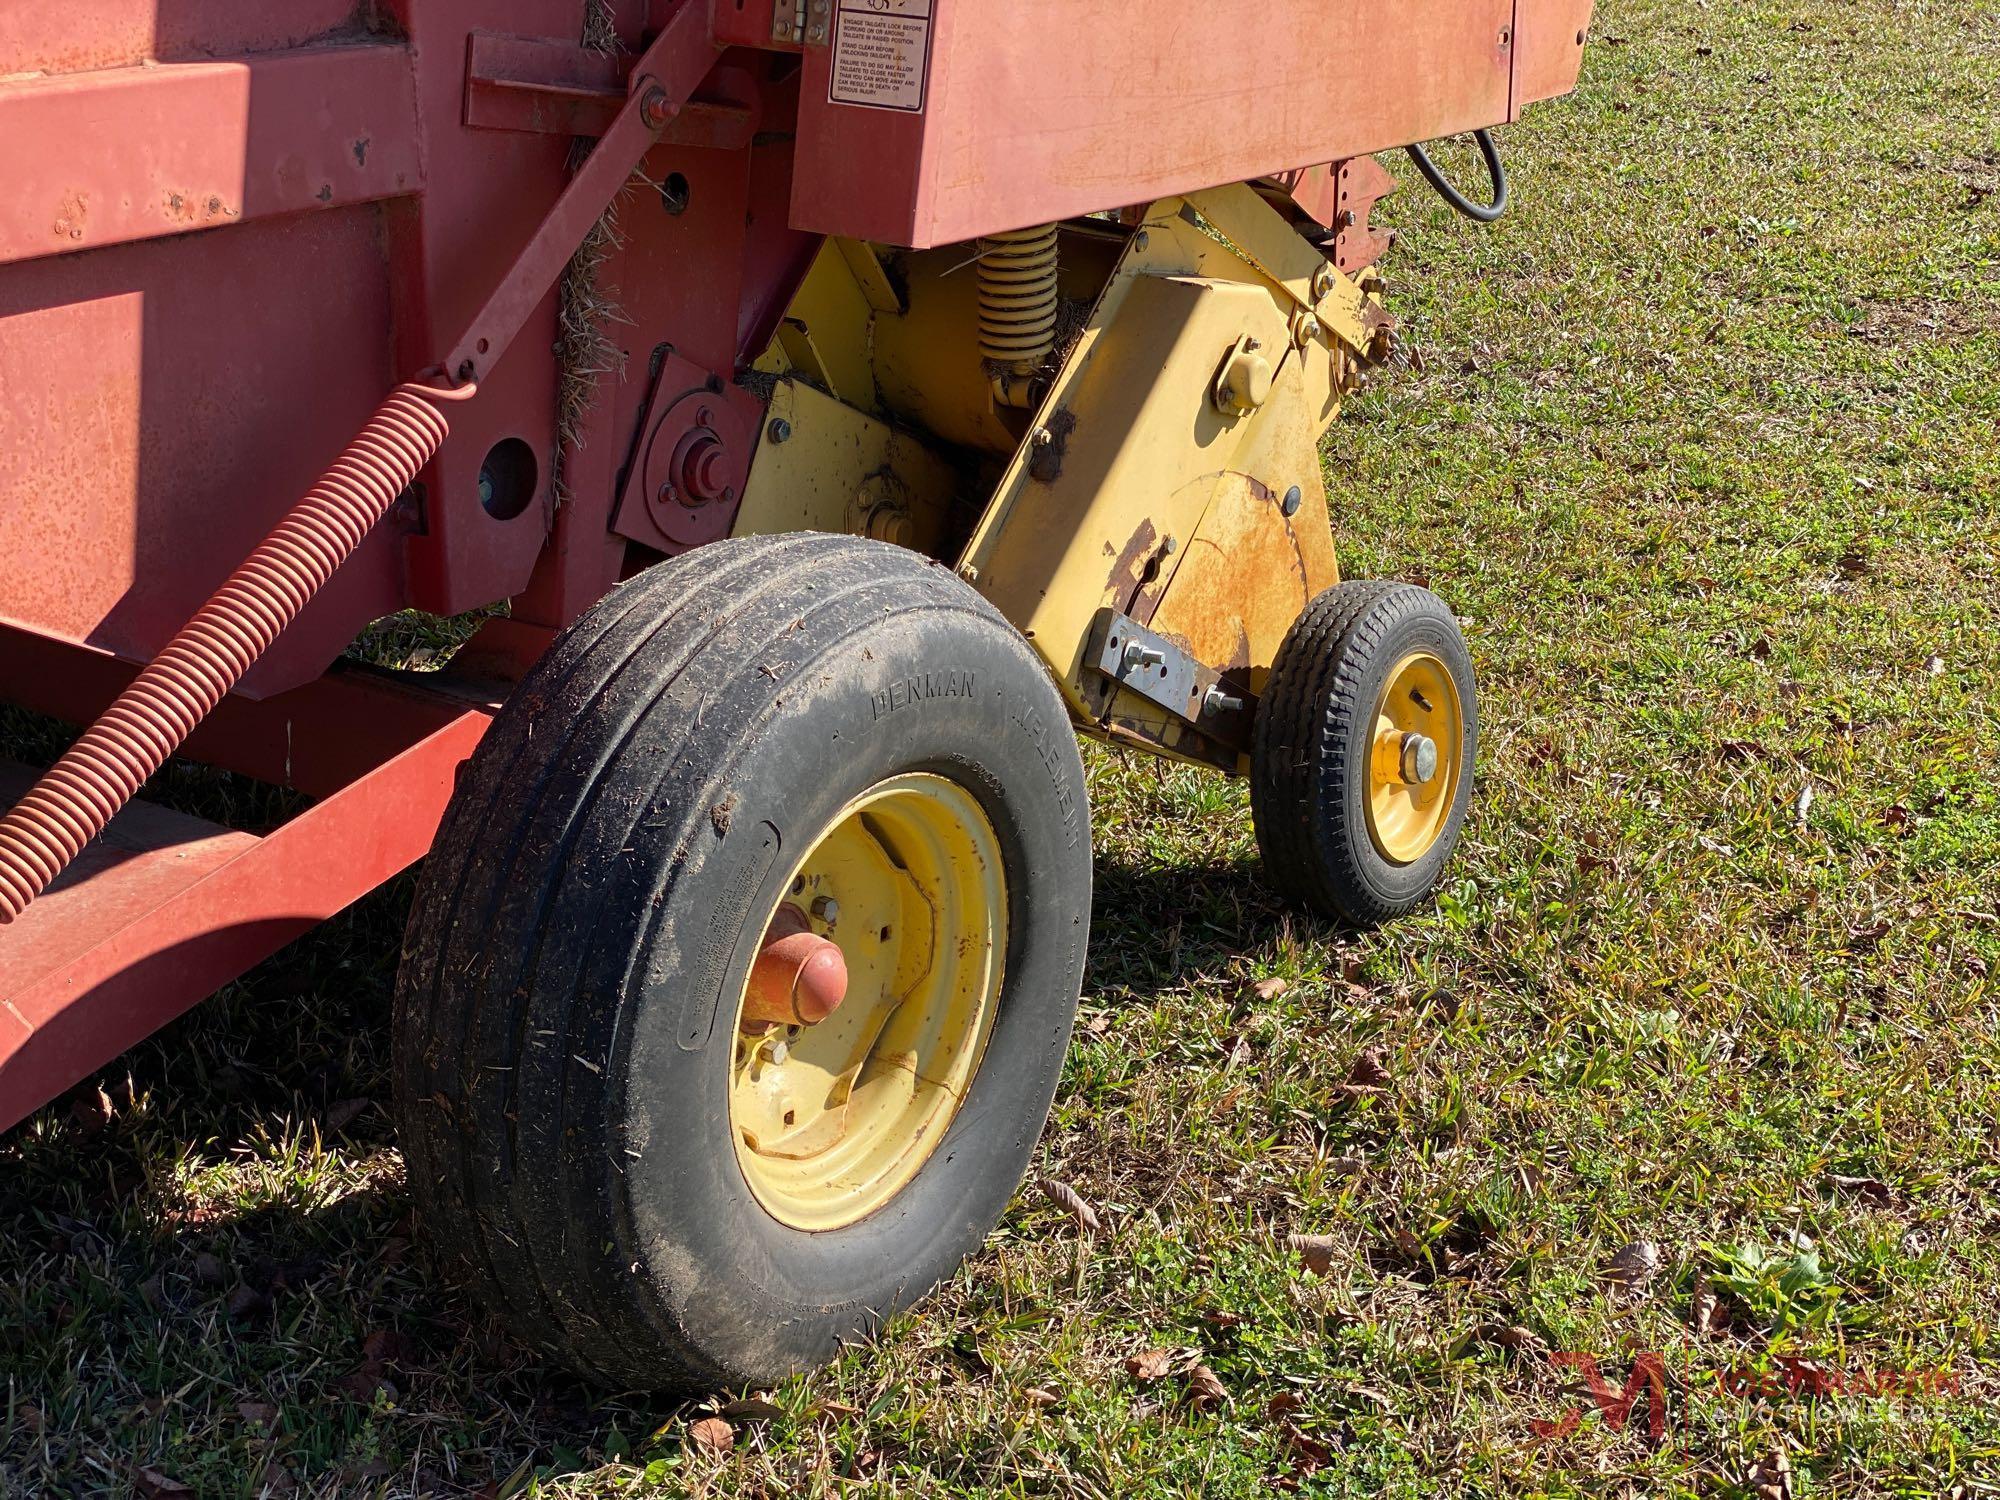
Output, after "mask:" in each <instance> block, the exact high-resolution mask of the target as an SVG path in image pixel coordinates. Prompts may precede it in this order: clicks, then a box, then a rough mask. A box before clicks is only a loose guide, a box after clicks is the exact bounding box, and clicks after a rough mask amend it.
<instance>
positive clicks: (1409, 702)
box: [1368, 651, 1465, 865]
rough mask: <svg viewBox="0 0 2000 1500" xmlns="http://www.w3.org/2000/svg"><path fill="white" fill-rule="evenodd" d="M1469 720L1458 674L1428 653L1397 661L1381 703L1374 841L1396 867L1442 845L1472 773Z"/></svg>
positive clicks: (1372, 745) (1372, 759) (1373, 765)
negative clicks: (1468, 770)
mask: <svg viewBox="0 0 2000 1500" xmlns="http://www.w3.org/2000/svg"><path fill="white" fill-rule="evenodd" d="M1464 755H1465V720H1464V716H1463V710H1462V709H1461V708H1460V706H1459V701H1458V684H1457V683H1455V682H1453V681H1452V676H1451V669H1450V668H1449V667H1447V666H1446V665H1445V664H1444V662H1443V661H1442V660H1441V659H1440V658H1438V657H1436V656H1434V655H1432V654H1431V653H1430V652H1428V651H1412V652H1411V653H1410V654H1409V655H1407V656H1405V657H1404V658H1403V659H1402V660H1401V661H1399V662H1397V663H1396V665H1395V667H1394V668H1393V669H1392V670H1391V671H1390V673H1389V677H1388V680H1387V681H1386V682H1385V683H1384V684H1383V687H1382V694H1381V696H1380V697H1379V698H1378V699H1376V702H1375V716H1374V733H1373V738H1372V739H1371V740H1370V742H1369V747H1368V836H1369V838H1370V839H1371V840H1373V841H1374V844H1375V847H1376V849H1377V850H1378V851H1379V852H1380V853H1381V855H1382V857H1383V858H1384V859H1386V860H1389V861H1391V862H1392V863H1394V864H1399V865H1407V864H1413V863H1415V862H1416V861H1417V860H1420V859H1422V858H1423V857H1424V855H1426V854H1428V853H1429V852H1430V849H1431V846H1432V845H1434V844H1435V843H1437V841H1438V835H1439V834H1441V833H1442V832H1443V831H1444V825H1445V819H1446V818H1447V817H1448V816H1449V815H1450V812H1451V806H1452V803H1453V801H1455V800H1456V798H1457V796H1458V783H1459V778H1460V777H1461V776H1463V775H1464V765H1463V761H1464Z"/></svg>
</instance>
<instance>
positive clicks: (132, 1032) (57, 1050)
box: [0, 713, 488, 1130]
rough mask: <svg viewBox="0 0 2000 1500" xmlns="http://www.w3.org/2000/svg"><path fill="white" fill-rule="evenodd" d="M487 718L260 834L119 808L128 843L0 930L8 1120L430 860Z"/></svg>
mask: <svg viewBox="0 0 2000 1500" xmlns="http://www.w3.org/2000/svg"><path fill="white" fill-rule="evenodd" d="M487 722H488V721H487V717H486V715H484V714H483V713H468V714H465V715H464V716H462V717H460V718H458V719H456V720H454V721H453V722H452V723H450V724H448V725H447V726H446V727H444V728H443V729H440V730H438V731H437V732H436V733H434V734H432V735H431V736H429V737H428V738H426V739H425V740H423V741H422V742H420V743H419V744H417V745H415V746H413V747H411V748H410V749H409V750H407V751H405V752H404V753H403V754H401V755H399V756H397V757H396V758H395V759H393V760H391V761H390V762H388V764H386V765H384V766H382V767H381V768H380V769H379V770H377V771H375V772H373V773H371V774H370V775H368V776H366V777H364V778H363V779H362V780H360V781H358V782H356V783H355V784H354V785H353V786H351V787H349V788H347V789H346V790H345V791H342V792H339V793H337V794H336V795H334V796H332V797H330V798H328V799H327V800H326V801H324V802H321V803H319V804H318V805H316V806H314V807H312V808H310V809H308V810H307V811H306V812H303V813H301V814H300V815H299V816H298V817H296V818H294V819H292V821H291V822H289V823H287V824H285V825H284V827H282V828H280V829H278V830H277V831H276V832H275V833H272V834H270V835H268V836H266V837H264V838H261V839H257V838H246V836H244V835H240V834H233V833H230V832H228V831H227V830H223V829H218V828H217V827H216V826H215V825H213V824H203V823H200V822H199V821H198V820H193V819H180V820H176V819H173V818H172V817H171V815H166V816H165V817H164V818H163V817H162V815H161V814H160V810H159V809H156V808H143V807H142V808H134V809H131V810H129V811H128V812H127V813H126V814H123V815H121V817H120V818H119V819H118V820H116V821H114V823H113V824H112V827H113V829H114V830H120V832H119V833H118V835H117V837H118V840H119V843H120V844H122V845H123V846H124V847H117V846H112V847H108V848H107V847H105V846H103V845H100V846H97V847H96V849H95V851H94V852H93V853H92V854H91V855H90V856H88V857H87V859H86V860H83V861H79V862H78V863H77V864H76V865H73V866H72V867H71V868H70V870H69V871H68V872H67V873H66V874H65V875H64V876H63V878H62V879H61V880H60V881H58V883H57V884H56V885H55V886H54V887H52V888H51V890H50V891H49V892H48V893H47V894H45V895H44V896H43V897H42V898H41V899H40V900H39V901H37V902H35V903H34V904H33V905H32V906H30V907H29V908H28V909H27V911H26V912H24V913H23V914H22V915H21V917H20V918H18V919H17V920H16V921H15V922H14V923H13V924H11V925H10V926H8V927H7V928H5V929H0V1130H4V1129H6V1128H7V1127H9V1126H11V1125H13V1124H15V1123H16V1122H17V1121H19V1120H20V1119H21V1118H22V1117H23V1116H24V1115H26V1114H28V1113H29V1112H30V1111H32V1110H34V1109H36V1108H38V1107H39V1106H41V1105H42V1104H45V1103H47V1102H48V1101H49V1100H50V1099H52V1098H54V1097H55V1096H56V1095H58V1094H60V1093H61V1092H62V1091H63V1090H64V1089H66V1088H68V1087H69V1086H70V1085H71V1084H73V1083H76V1082H77V1081H78V1080H80V1079H82V1078H85V1077H88V1076H89V1074H90V1073H91V1072H92V1070H94V1069H96V1068H99V1067H102V1066H103V1065H104V1064H105V1063H107V1062H109V1061H110V1060H111V1059H112V1058H114V1057H116V1056H117V1055H118V1054H119V1053H120V1052H123V1051H124V1050H125V1049H126V1048H127V1047H129V1046H131V1045H132V1044H133V1043H134V1042H137V1041H139V1040H140V1039H142V1038H143V1037H146V1036H148V1035H150V1034H151V1033H152V1032H154V1031H156V1030H158V1029H159V1028H160V1027H161V1026H163V1025H165V1024H166V1023H167V1022H168V1021H170V1020H172V1019H173V1018H174V1017H175V1016H178V1015H179V1014H180V1013H181V1012H182V1011H184V1010H186V1009H187V1008H188V1007H189V1006H191V1005H193V1004H195V1003H196V1002H197V1001H199V1000H201V999H202V998H204V997H205V996H207V995H209V994H211V993H212V992H214V991H215V990H216V989H217V988H219V987H220V986H222V985H224V984H227V983H228V982H229V981H230V980H232V979H234V978H235V977H236V976H237V975H239V974H241V973H242V972H243V971H244V970H245V969H247V968H249V967H250V966H251V965H252V964H254V963H256V962H258V961H259V960H260V959H263V958H265V957H267V956H269V955H270V954H272V953H275V952H276V951H277V950H278V949H279V948H281V947H282V946H284V944H286V943H288V942H290V941H291V940H292V939H293V938H295V937H298V936H299V935H300V934H302V933H305V932H308V931H310V930H311V929H312V928H313V927H314V926H316V925H317V924H318V923H320V922H323V921H324V920H326V918H328V917H330V916H332V915H334V914H335V913H336V912H338V911H340V910H342V909H343V908H344V907H346V906H348V905H349V904H351V903H352V902H354V901H355V900H357V899H359V898H360V897H361V896H363V895H365V894H366V893H367V892H368V891H370V890H372V889H374V887H375V886H377V885H379V884H380V883H381V882H382V881H384V880H387V879H388V878H389V877H390V876H392V875H394V874H396V873H397V872H398V871H401V870H403V869H406V868H407V867H408V866H409V865H411V864H413V863H414V862H415V861H417V860H418V859H421V858H422V857H423V855H424V854H425V853H426V852H427V851H428V849H429V847H430V842H431V839H432V837H433V836H434V835H435V833H436V831H437V825H438V823H439V821H440V820H441V819H442V818H443V816H444V808H445V803H446V801H447V800H448V799H449V797H450V795H451V789H452V784H453V780H454V777H455V773H456V771H457V768H458V765H459V763H460V762H461V761H462V760H464V759H465V757H466V756H468V755H470V754H471V753H472V750H473V747H474V746H475V745H476V744H478V742H479V737H480V735H481V734H482V733H484V732H485V728H486V724H487ZM135 813H136V814H138V818H137V820H136V823H135V822H134V821H128V820H131V819H132V818H133V814H135ZM121 825H123V827H122V829H121Z"/></svg>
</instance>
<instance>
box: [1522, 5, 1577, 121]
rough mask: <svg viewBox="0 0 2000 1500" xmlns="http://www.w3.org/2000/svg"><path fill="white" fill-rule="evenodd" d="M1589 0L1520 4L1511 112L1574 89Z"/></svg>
mask: <svg viewBox="0 0 2000 1500" xmlns="http://www.w3.org/2000/svg"><path fill="white" fill-rule="evenodd" d="M1591 8H1592V0H1535V3H1534V4H1532V5H1531V4H1526V3H1523V4H1522V5H1521V14H1520V21H1519V23H1518V30H1519V33H1520V35H1519V38H1518V40H1517V41H1516V44H1515V46H1516V58H1515V66H1514V100H1515V105H1514V109H1515V113H1516V114H1519V113H1520V111H1521V110H1522V109H1523V108H1525V107H1526V106H1527V105H1530V104H1533V103H1534V102H1535V101H1536V100H1538V99H1553V98H1555V97H1556V96H1557V95H1559V94H1567V93H1568V92H1569V91H1570V90H1571V89H1573V88H1575V87H1576V75H1577V69H1578V67H1579V65H1580V64H1581V63H1582V61H1583V44H1584V40H1585V37H1586V35H1587V33H1588V32H1589V30H1590V16H1591Z"/></svg>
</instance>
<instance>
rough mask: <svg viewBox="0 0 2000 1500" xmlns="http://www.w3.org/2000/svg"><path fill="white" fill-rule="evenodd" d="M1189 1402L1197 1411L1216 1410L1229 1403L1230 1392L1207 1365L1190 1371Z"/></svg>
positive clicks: (1197, 1366)
mask: <svg viewBox="0 0 2000 1500" xmlns="http://www.w3.org/2000/svg"><path fill="white" fill-rule="evenodd" d="M1187 1379H1188V1402H1189V1404H1190V1405H1192V1406H1193V1407H1194V1408H1195V1409H1196V1410H1197V1411H1214V1410H1215V1409H1216V1408H1217V1407H1218V1406H1227V1405H1228V1404H1229V1392H1228V1390H1227V1389H1226V1388H1225V1387H1224V1386H1223V1384H1222V1382H1221V1381H1220V1380H1219V1379H1217V1378H1216V1374H1215V1371H1213V1370H1211V1369H1210V1368H1209V1367H1208V1366H1207V1365H1196V1366H1195V1367H1194V1368H1193V1369H1192V1370H1189V1371H1188V1377H1187Z"/></svg>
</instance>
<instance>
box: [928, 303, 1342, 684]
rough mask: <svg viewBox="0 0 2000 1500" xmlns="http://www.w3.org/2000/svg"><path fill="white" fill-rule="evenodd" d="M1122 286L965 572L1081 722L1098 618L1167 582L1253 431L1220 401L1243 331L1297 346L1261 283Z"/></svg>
mask: <svg viewBox="0 0 2000 1500" xmlns="http://www.w3.org/2000/svg"><path fill="white" fill-rule="evenodd" d="M1117 290H1118V295H1117V297H1116V298H1115V299H1111V298H1110V297H1109V295H1108V294H1107V300H1108V301H1113V300H1115V306H1114V307H1113V308H1112V310H1111V315H1110V316H1109V317H1108V319H1107V320H1106V321H1105V322H1104V323H1103V324H1102V326H1096V327H1093V328H1090V329H1086V330H1085V333H1084V336H1083V338H1082V339H1081V340H1080V341H1079V343H1078V345H1077V348H1076V351H1075V353H1074V354H1073V355H1072V356H1071V359H1070V362H1069V364H1068V365H1067V366H1065V368H1064V370H1063V372H1062V375H1061V376H1060V377H1059V379H1058V384H1057V387H1056V389H1055V391H1054V392H1052V393H1051V396H1050V399H1049V401H1048V402H1047V403H1046V404H1045V405H1044V406H1043V408H1042V410H1041V411H1040V412H1039V413H1038V414H1037V417H1036V421H1037V423H1038V431H1037V433H1036V434H1035V435H1034V436H1031V437H1030V439H1029V440H1028V441H1027V442H1026V443H1025V444H1023V446H1022V449H1021V451H1020V452H1019V453H1018V454H1017V455H1016V457H1015V461H1014V463H1013V464H1012V465H1011V466H1010V467H1009V469H1008V471H1007V474H1006V475H1005V477H1004V478H1003V479H1002V481H1001V485H1000V488H999V490H998V492H997V493H996V494H995V496H994V499H993V502H992V504H991V505H990V506H989V507H988V510H987V514H986V516H985V518H984V519H983V520H982V522H981V524H980V528H979V530H978V532H977V533H976V534H975V535H974V537H973V539H972V542H971V544H970V545H969V547H968V548H967V550H966V554H965V557H964V559H963V561H962V564H961V571H962V572H963V573H964V575H965V576H967V577H969V578H971V579H972V581H973V582H974V583H975V584H976V586H977V587H978V588H979V590H980V591H981V592H982V593H983V594H985V595H986V597H987V598H988V599H990V600H992V601H993V603H994V604H995V605H996V606H998V607H999V609H1000V611H1001V612H1002V613H1003V614H1005V615H1006V616H1007V618H1008V619H1010V620H1012V621H1013V622H1014V623H1015V624H1016V625H1018V626H1019V627H1020V628H1021V629H1022V630H1023V632H1025V633H1026V634H1027V636H1028V638H1029V639H1030V640H1031V641H1032V642H1033V643H1034V645H1035V647H1036V649H1037V650H1039V651H1040V652H1041V654H1042V655H1043V656H1044V658H1046V659H1047V661H1048V663H1049V665H1050V666H1051V667H1052V668H1054V670H1055V673H1056V676H1057V678H1058V680H1059V681H1060V682H1061V683H1062V684H1063V689H1064V692H1065V693H1066V694H1067V695H1068V697H1069V698H1070V700H1071V702H1072V705H1073V706H1074V707H1075V708H1077V710H1078V711H1079V712H1084V713H1089V712H1091V711H1092V709H1093V705H1092V703H1091V702H1090V699H1089V698H1088V697H1087V695H1086V683H1085V678H1084V670H1083V665H1082V659H1083V651H1084V642H1085V636H1086V635H1087V633H1088V631H1089V629H1090V624H1091V621H1092V619H1093V618H1094V617H1095V615H1096V613H1097V611H1098V610H1099V609H1100V608H1102V607H1104V606H1106V605H1109V606H1111V607H1112V608H1114V609H1117V610H1119V611H1121V612H1129V611H1130V610H1131V609H1132V608H1133V607H1134V606H1135V602H1136V601H1138V600H1139V599H1140V598H1141V596H1142V595H1143V594H1144V593H1145V591H1146V590H1147V589H1148V588H1149V587H1152V586H1156V585H1157V584H1158V583H1159V582H1160V581H1161V580H1162V578H1163V576H1164V575H1165V574H1166V572H1167V571H1168V570H1169V569H1170V567H1171V565H1172V560H1173V557H1174V554H1175V552H1176V550H1177V549H1178V548H1179V546H1180V545H1181V544H1182V543H1184V542H1185V541H1186V540H1187V539H1188V538H1189V537H1191V536H1192V535H1193V534H1194V531H1195V528H1196V526H1197V525H1198V524H1199V522H1200V521H1201V518H1202V515H1203V513H1204V512H1205V511H1206V510H1207V508H1208V504H1209V498H1210V496H1211V494H1212V493H1213V491H1214V489H1215V487H1216V485H1217V483H1218V482H1219V481H1220V479H1221V477H1222V475H1223V473H1224V472H1225V471H1226V470H1228V469H1230V468H1231V467H1233V465H1234V461H1235V454H1236V450H1237V448H1238V447H1239V446H1240V445H1241V444H1242V442H1243V441H1244V439H1245V437H1246V436H1247V434H1248V432H1249V430H1250V428H1251V427H1252V426H1253V425H1254V422H1255V415H1254V414H1253V415H1251V416H1231V415H1226V414H1224V413H1223V412H1221V411H1219V410H1218V409H1217V407H1216V405H1215V403H1214V401H1213V399H1212V397H1211V392H1212V389H1213V387H1214V384H1215V380H1216V376H1217V374H1218V372H1219V369H1220V366H1221V364H1222V362H1223V360H1224V359H1225V358H1226V357H1227V356H1228V355H1229V353H1230V351H1231V350H1232V349H1233V348H1234V347H1235V346H1236V344H1237V341H1238V340H1239V339H1240V338H1242V337H1244V336H1245V335H1247V336H1249V337H1250V338H1252V339H1255V340H1256V341H1258V343H1259V344H1261V345H1263V346H1264V347H1267V348H1271V349H1273V350H1276V351H1280V352H1282V351H1283V350H1284V348H1285V341H1286V339H1287V336H1288V335H1287V329H1286V315H1285V310H1284V309H1283V308H1282V307H1281V306H1280V305H1279V302H1278V299H1277V298H1276V297H1274V296H1273V295H1272V293H1271V292H1270V290H1269V289H1267V288H1265V287H1263V286H1261V285H1256V284H1251V283H1246V282H1240V281H1215V280H1207V279H1201V278H1195V277H1181V276H1134V277H1131V278H1128V279H1127V281H1126V283H1125V284H1124V285H1123V286H1122V287H1119V288H1118V289H1117ZM1099 313H1100V316H1103V315H1104V313H1105V308H1104V307H1103V306H1102V305H1100V309H1099ZM1037 438H1041V439H1044V440H1043V441H1039V442H1038V441H1037ZM1306 457H1307V459H1308V460H1309V461H1310V460H1311V458H1312V455H1311V453H1310V450H1308V453H1307V455H1306Z"/></svg>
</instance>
